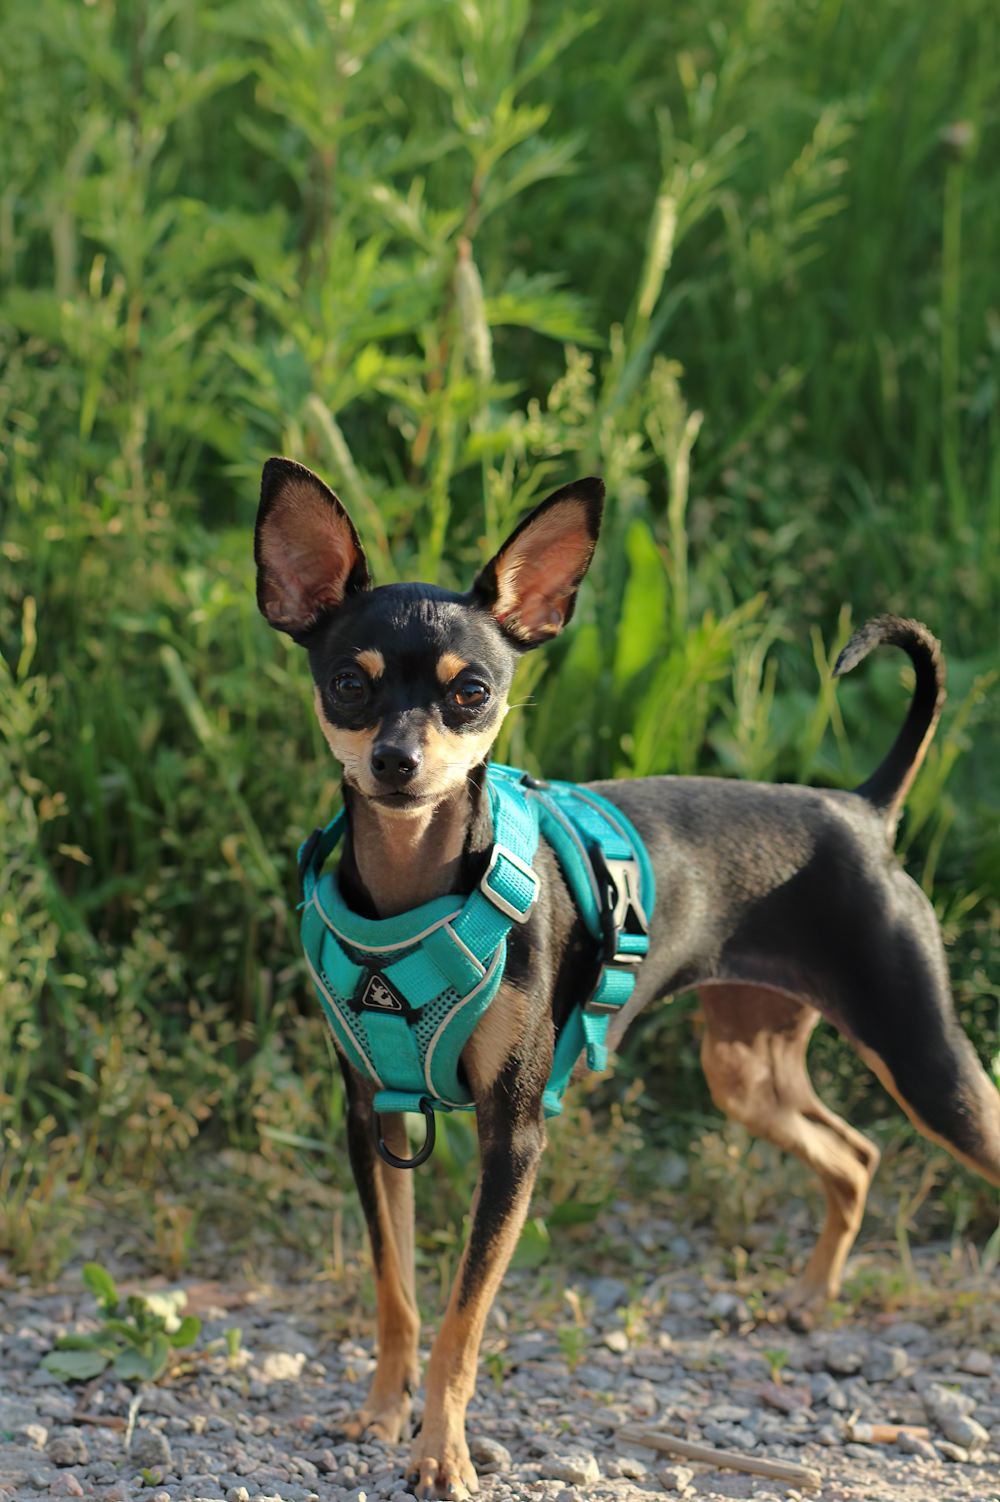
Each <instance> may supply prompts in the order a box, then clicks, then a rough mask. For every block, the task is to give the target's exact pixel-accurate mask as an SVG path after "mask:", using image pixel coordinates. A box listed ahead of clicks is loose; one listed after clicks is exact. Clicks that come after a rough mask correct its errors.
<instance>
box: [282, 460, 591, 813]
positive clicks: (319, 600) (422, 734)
mask: <svg viewBox="0 0 1000 1502" xmlns="http://www.w3.org/2000/svg"><path fill="white" fill-rule="evenodd" d="M603 504H604V485H603V484H602V482H601V481H600V480H597V479H586V480H577V481H576V482H575V483H574V484H572V485H566V486H564V487H563V489H562V490H557V491H556V492H555V494H554V495H551V496H549V498H548V500H546V501H543V502H542V504H541V505H540V506H539V507H537V509H536V510H534V511H533V512H531V514H530V515H529V516H528V517H526V518H525V520H524V521H522V522H521V524H520V525H519V526H518V527H517V528H516V529H515V530H514V532H512V533H511V535H510V537H509V538H508V539H507V541H506V542H505V543H504V545H503V547H502V548H501V549H500V551H499V552H498V553H497V554H496V556H495V557H494V558H492V559H491V560H490V562H489V563H487V565H486V566H485V568H483V569H482V570H481V572H480V573H479V575H478V576H477V578H476V580H475V582H474V583H473V585H472V588H471V589H470V590H469V591H468V593H467V594H453V593H451V592H450V591H449V590H446V589H438V588H437V587H436V586H435V585H433V584H386V585H382V586H381V587H380V588H378V589H375V588H373V587H372V580H371V575H370V573H369V569H368V560H367V558H366V557H365V552H364V549H363V548H362V546H361V541H360V539H359V537H358V534H357V531H356V530H355V527H354V524H353V523H352V521H351V519H350V517H349V516H348V514H347V512H346V511H345V510H344V507H343V506H342V505H341V504H340V501H339V500H338V499H337V497H336V496H335V495H334V494H333V491H332V490H329V489H328V488H327V487H326V486H325V485H324V484H323V482H322V480H320V479H318V478H317V476H316V475H314V474H313V473H312V472H311V470H308V469H305V468H304V467H303V466H302V465H301V464H295V463H293V462H292V460H290V459H269V460H268V461H267V463H266V464H265V466H264V474H263V479H262V482H261V495H260V509H259V511H258V513H257V530H256V536H255V540H254V556H255V558H256V561H257V603H258V605H259V606H260V609H261V611H262V613H263V615H264V616H265V618H266V619H267V620H268V621H269V622H270V624H271V625H272V626H274V627H275V628H276V629H277V630H279V631H287V632H288V634H289V635H290V636H291V637H292V638H293V640H295V641H297V642H298V643H299V644H300V645H301V646H303V647H305V648H306V650H307V651H308V653H309V664H310V667H311V668H312V674H313V678H314V680H315V684H316V712H317V714H318V716H319V721H320V724H321V726H322V728H323V733H324V735H325V736H326V739H327V741H328V742H329V744H330V747H331V749H332V751H333V754H334V756H336V758H337V760H338V761H340V762H341V763H342V765H343V768H344V780H345V781H346V782H347V783H348V784H349V785H350V786H351V787H352V788H353V789H355V790H356V791H357V792H358V793H360V794H362V795H363V796H364V797H366V798H370V799H372V800H373V801H374V802H375V803H377V804H378V805H380V806H381V807H384V808H386V809H390V810H395V811H396V812H398V813H400V814H407V813H411V812H414V811H416V810H417V809H420V808H426V807H428V806H430V805H433V804H436V803H438V802H440V801H441V800H442V799H444V798H446V797H447V796H449V794H451V793H452V792H453V791H454V790H455V789H456V788H457V787H459V786H461V785H462V784H463V783H464V782H465V779H466V778H467V776H468V774H469V773H470V772H471V771H472V769H473V768H474V767H477V766H479V765H480V764H481V763H483V762H484V761H485V760H486V757H487V754H488V752H489V749H490V747H491V746H492V744H493V742H494V740H495V739H496V736H497V732H498V731H499V729H500V726H501V724H502V723H503V718H504V715H505V714H506V713H507V696H508V694H509V692H510V685H511V680H512V679H513V676H514V671H515V668H516V667H517V662H518V659H519V657H520V655H521V653H522V652H526V651H530V649H531V648H532V647H537V646H540V645H541V643H542V642H544V641H548V640H549V638H550V637H553V636H557V635H558V634H559V632H560V631H561V630H562V629H563V627H564V626H565V625H566V622H567V621H568V620H569V619H570V617H571V615H572V614H573V607H574V605H575V603H576V595H577V590H578V589H579V587H580V582H581V580H582V579H583V576H584V574H585V573H586V572H587V568H588V567H589V564H590V560H591V558H592V556H593V552H594V546H595V544H596V542H597V534H598V530H599V528H600V522H601V511H602V507H603Z"/></svg>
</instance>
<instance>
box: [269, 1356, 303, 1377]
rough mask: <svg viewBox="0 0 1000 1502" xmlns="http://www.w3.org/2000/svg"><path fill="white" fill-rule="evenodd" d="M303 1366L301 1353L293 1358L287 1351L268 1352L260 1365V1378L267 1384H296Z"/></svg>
mask: <svg viewBox="0 0 1000 1502" xmlns="http://www.w3.org/2000/svg"><path fill="white" fill-rule="evenodd" d="M305 1364H306V1358H305V1355H304V1354H303V1352H302V1351H299V1352H298V1353H297V1354H296V1355H294V1356H293V1355H291V1354H290V1353H289V1352H288V1351H270V1352H268V1354H267V1355H266V1356H265V1357H264V1360H263V1361H262V1362H261V1363H260V1371H261V1376H262V1377H263V1378H264V1379H265V1381H267V1382H297V1381H298V1380H299V1378H300V1377H301V1375H302V1368H303V1367H304V1366H305Z"/></svg>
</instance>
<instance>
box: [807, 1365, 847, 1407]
mask: <svg viewBox="0 0 1000 1502" xmlns="http://www.w3.org/2000/svg"><path fill="white" fill-rule="evenodd" d="M809 1391H810V1393H811V1394H812V1400H813V1402H814V1403H825V1404H826V1405H827V1407H828V1408H835V1409H837V1410H838V1411H841V1412H842V1411H843V1410H844V1409H845V1408H846V1407H847V1394H846V1393H845V1392H844V1389H843V1388H842V1387H841V1385H840V1383H839V1382H835V1381H834V1380H833V1378H832V1377H831V1376H830V1373H829V1372H815V1373H814V1374H813V1376H812V1377H810V1379H809Z"/></svg>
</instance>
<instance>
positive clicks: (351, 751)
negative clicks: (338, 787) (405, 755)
mask: <svg viewBox="0 0 1000 1502" xmlns="http://www.w3.org/2000/svg"><path fill="white" fill-rule="evenodd" d="M313 707H314V709H315V710H316V718H317V719H318V720H319V725H320V729H321V730H322V732H323V735H324V738H325V740H326V742H327V745H328V746H329V747H330V750H331V751H332V752H333V754H334V756H335V757H336V758H337V760H338V761H339V762H340V764H341V766H342V767H343V769H344V780H345V782H349V783H350V784H351V785H352V787H358V788H361V789H362V790H363V791H364V790H367V789H374V790H375V791H377V784H376V783H375V779H374V777H373V776H372V771H371V760H372V747H373V745H374V744H375V737H376V736H377V735H378V732H379V725H380V724H381V721H378V722H377V723H376V724H374V725H369V726H366V727H365V729H364V730H341V729H340V728H339V727H338V726H336V725H331V724H330V721H329V720H328V719H327V717H326V715H325V714H324V713H323V700H322V698H321V697H320V692H319V688H318V687H317V688H315V689H314V690H313Z"/></svg>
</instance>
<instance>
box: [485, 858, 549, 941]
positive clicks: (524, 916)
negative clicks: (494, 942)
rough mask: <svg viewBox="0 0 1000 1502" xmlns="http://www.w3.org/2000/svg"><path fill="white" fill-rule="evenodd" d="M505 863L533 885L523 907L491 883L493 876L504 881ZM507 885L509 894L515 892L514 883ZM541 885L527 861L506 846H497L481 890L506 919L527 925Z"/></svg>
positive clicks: (509, 882)
mask: <svg viewBox="0 0 1000 1502" xmlns="http://www.w3.org/2000/svg"><path fill="white" fill-rule="evenodd" d="M504 862H506V863H507V864H508V865H511V866H513V867H514V870H515V871H518V872H519V873H520V874H521V876H523V877H526V878H527V880H528V881H529V882H530V884H531V891H530V895H529V897H528V900H527V902H526V903H525V904H524V906H523V907H518V906H517V904H516V903H514V902H511V901H510V900H509V898H508V897H506V896H505V895H504V893H503V892H498V891H497V888H496V887H495V886H494V885H493V883H492V882H491V881H490V877H491V876H492V877H495V878H496V879H497V880H499V881H504V868H503V864H502V863H504ZM505 885H506V887H507V891H508V892H512V891H513V887H512V883H511V881H510V880H509V879H507V880H506V882H505ZM539 885H540V883H539V879H538V876H537V875H536V873H535V872H534V871H533V870H532V869H531V867H530V866H529V865H528V863H527V861H523V860H521V858H520V856H518V855H515V854H514V852H513V850H508V849H507V847H506V845H500V844H496V845H494V846H493V850H492V852H491V854H490V863H489V865H488V866H487V868H486V870H485V871H484V872H483V877H482V880H481V881H480V883H479V890H480V891H481V892H482V894H483V896H484V897H485V898H487V900H488V901H489V902H492V904H493V906H494V907H495V908H496V909H497V911H498V912H501V913H503V915H504V917H505V918H512V919H513V920H514V922H515V923H526V922H527V921H528V915H529V914H530V912H531V909H532V907H533V906H534V903H535V898H536V897H537V896H538V888H539Z"/></svg>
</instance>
